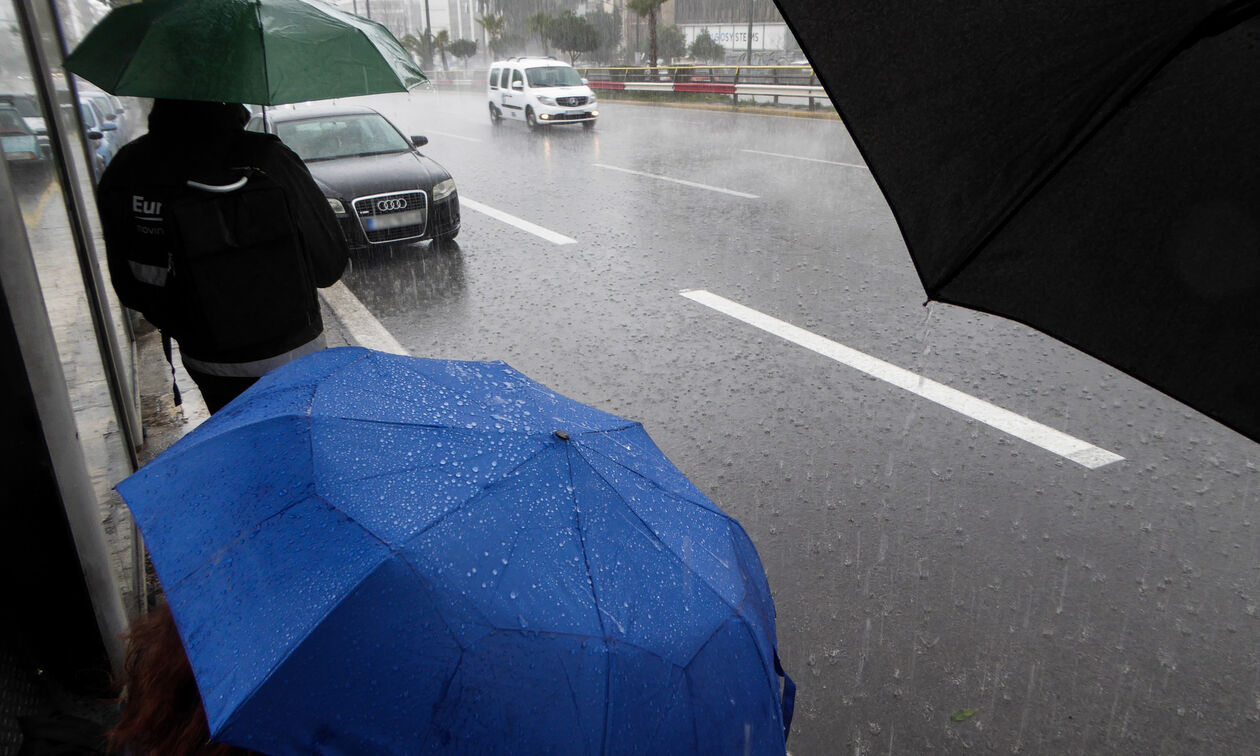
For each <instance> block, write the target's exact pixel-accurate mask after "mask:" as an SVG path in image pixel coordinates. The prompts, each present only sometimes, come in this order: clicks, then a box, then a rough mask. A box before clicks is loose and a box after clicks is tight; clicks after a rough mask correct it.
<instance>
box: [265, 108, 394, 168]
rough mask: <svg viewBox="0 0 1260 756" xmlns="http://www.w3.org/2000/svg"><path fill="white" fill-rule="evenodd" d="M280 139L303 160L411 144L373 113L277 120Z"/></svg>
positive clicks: (375, 152)
mask: <svg viewBox="0 0 1260 756" xmlns="http://www.w3.org/2000/svg"><path fill="white" fill-rule="evenodd" d="M276 135H277V136H279V137H280V141H282V142H284V143H285V144H287V145H289V148H290V149H292V150H293V151H294V152H296V153H297V154H298V156H299V157H301V158H302V159H303V160H308V161H309V160H332V159H334V158H345V157H362V156H365V155H384V154H387V153H391V152H406V151H407V150H409V149H411V145H410V144H409V143H408V142H407V140H406V139H404V138H403V135H402V134H399V133H398V130H397V129H395V128H394V127H393V126H391V125H390V123H389V121H386V120H385V118H384V117H382V116H380V115H376V114H363V115H345V116H327V117H324V118H311V119H308V120H305V121H287V122H284V123H277V124H276Z"/></svg>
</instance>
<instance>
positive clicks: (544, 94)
mask: <svg viewBox="0 0 1260 756" xmlns="http://www.w3.org/2000/svg"><path fill="white" fill-rule="evenodd" d="M487 99H488V100H489V103H490V122H491V123H494V124H498V123H499V122H500V121H501V120H502V119H504V118H509V119H512V120H516V121H524V122H525V124H526V125H527V126H529V128H531V129H537V128H538V127H540V126H557V125H561V124H571V123H580V124H582V126H584V127H585V128H588V129H592V128H594V127H595V120H596V119H597V118H599V111H598V110H596V109H595V106H596V105H597V104H598V102H597V100H596V99H595V92H593V91H592V90H591V88H590V87H588V86H587V85H586V80H585V79H583V78H582V77H581V76H579V75H578V72H577V71H576V70H574V68H573V66H571V65H569V64H568V63H565V62H564V61H561V60H556V59H555V58H508V59H507V60H500V61H496V62H495V63H493V64H491V66H490V75H489V77H488V78H487Z"/></svg>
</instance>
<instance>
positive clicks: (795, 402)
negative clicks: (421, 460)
mask: <svg viewBox="0 0 1260 756" xmlns="http://www.w3.org/2000/svg"><path fill="white" fill-rule="evenodd" d="M371 101H372V102H373V103H374V104H376V105H377V106H378V107H379V108H381V109H382V110H383V111H385V112H386V113H387V114H389V115H391V116H393V117H394V118H395V120H397V121H398V122H399V123H400V125H401V126H402V127H403V129H404V130H405V131H407V132H408V133H409V134H425V135H427V136H428V137H429V139H430V144H429V146H428V147H426V148H425V149H424V150H423V151H424V152H425V153H426V154H427V155H429V156H430V157H433V158H435V159H437V160H438V161H439V162H441V163H442V164H443V165H444V166H445V167H446V168H447V169H448V170H450V171H451V173H452V174H453V175H454V176H455V179H456V181H457V184H458V187H459V191H460V193H461V196H462V197H463V198H465V199H466V200H473V201H475V202H477V203H481V204H483V205H486V206H489V207H492V208H495V209H497V210H499V211H502V212H506V213H510V214H511V215H513V216H516V217H518V218H521V219H524V220H526V221H529V222H531V223H534V224H537V225H539V226H542V227H545V228H547V229H550V230H551V231H554V232H557V233H559V234H563V235H565V236H568V237H571V238H573V239H575V240H576V243H573V244H566V245H560V244H555V243H552V242H550V241H546V240H544V239H541V238H539V237H538V236H535V235H533V234H530V233H527V232H526V231H523V230H521V229H519V228H517V227H514V226H511V225H508V224H506V223H504V222H501V221H499V220H495V219H493V218H491V217H490V216H488V215H485V214H483V213H480V212H477V211H476V210H473V209H471V208H470V206H468V205H467V204H466V205H465V207H464V211H463V230H462V232H461V234H460V236H459V239H458V245H457V247H454V246H452V247H449V248H446V249H437V248H432V249H431V248H428V247H427V246H424V245H420V246H416V247H412V248H406V249H401V250H392V251H375V252H373V253H371V254H364V255H360V256H359V257H358V258H356V259H355V261H354V263H353V270H352V271H351V272H350V273H348V274H347V276H346V277H345V279H344V280H345V282H346V284H347V285H348V286H349V287H350V289H351V290H352V291H353V292H354V293H355V294H356V295H357V296H358V297H359V299H360V300H362V302H363V303H364V304H365V305H366V306H367V308H368V309H369V310H370V311H371V312H372V314H373V315H375V317H376V318H377V319H379V320H380V321H381V323H383V325H384V326H385V327H386V328H387V329H388V330H389V331H390V332H391V333H392V334H393V336H394V337H395V338H396V339H398V341H399V342H401V343H402V345H403V346H405V347H406V348H407V349H408V350H409V351H410V352H411V353H412V354H415V355H418V356H426V357H443V358H456V359H502V360H505V361H507V362H508V363H510V364H511V365H512V366H514V367H516V368H517V369H519V370H521V371H523V372H524V373H526V374H528V375H530V376H531V377H533V378H535V379H537V380H539V381H541V382H542V383H545V384H547V385H548V386H550V387H551V388H553V389H555V390H557V391H560V392H562V393H564V394H567V395H569V396H572V397H574V398H577V399H580V400H582V401H586V402H588V403H590V404H593V405H595V406H597V407H599V408H601V409H604V410H607V411H611V412H614V413H617V414H620V415H623V416H626V417H630V418H634V419H637V420H640V421H642V422H643V424H644V426H645V427H646V428H647V430H648V432H649V433H651V435H652V436H653V438H655V439H656V441H657V443H658V444H659V445H660V446H661V448H662V449H663V450H664V451H665V452H666V453H667V454H669V455H670V457H671V458H672V459H673V460H674V461H675V463H676V464H677V465H678V466H679V467H680V468H681V469H682V470H683V471H684V472H685V473H686V474H688V475H689V476H690V477H691V478H692V480H694V481H695V482H696V484H697V485H699V487H700V488H701V489H702V490H704V491H705V492H706V493H707V494H708V495H709V496H710V497H711V498H712V499H713V500H714V501H716V502H717V503H718V504H719V505H720V506H721V507H722V508H723V509H725V510H726V511H727V512H728V513H730V514H731V515H733V516H734V517H736V518H737V519H738V520H739V521H740V522H741V523H742V524H743V525H744V527H745V528H746V529H747V531H748V533H749V535H750V536H751V537H752V539H753V541H754V542H755V543H756V545H757V547H758V549H759V551H760V553H761V557H762V560H763V562H764V564H765V566H766V570H767V573H768V575H769V578H770V584H771V587H772V589H773V591H774V598H775V602H776V605H777V609H778V631H779V638H780V646H781V655H782V657H783V661H784V664H785V666H786V667H787V669H788V671H789V673H790V674H792V675H793V676H794V677H795V679H796V681H797V683H798V684H799V686H800V689H799V693H798V704H797V714H796V720H795V724H794V727H793V733H792V737H791V741H790V743H789V747H790V750H791V751H792V753H793V754H796V755H797V756H800V755H801V754H833V753H836V754H838V753H858V754H862V753H879V754H884V753H927V752H934V753H958V752H963V751H967V750H971V751H978V752H997V753H1015V752H1023V753H1082V754H1093V753H1133V754H1155V753H1163V754H1182V753H1213V754H1215V753H1221V754H1226V753H1231V754H1232V753H1247V752H1254V751H1255V750H1256V748H1257V744H1258V743H1260V655H1258V651H1257V649H1258V648H1260V644H1257V640H1258V639H1260V572H1258V570H1260V538H1258V536H1260V524H1256V523H1253V520H1255V519H1257V516H1258V515H1257V503H1258V498H1260V497H1258V494H1257V491H1258V489H1260V476H1258V474H1257V469H1256V467H1257V460H1258V458H1260V447H1258V446H1257V445H1256V444H1255V443H1253V442H1250V441H1246V440H1244V439H1242V438H1241V437H1240V436H1238V435H1236V434H1234V433H1232V432H1230V431H1228V430H1225V429H1223V428H1222V427H1220V426H1219V425H1217V424H1215V423H1213V422H1212V421H1209V420H1207V419H1205V418H1203V417H1202V416H1200V415H1198V414H1197V413H1195V412H1193V411H1191V410H1189V409H1186V408H1184V407H1183V406H1181V405H1179V404H1177V403H1175V402H1173V401H1171V400H1169V399H1167V398H1165V397H1163V396H1162V395H1160V394H1158V393H1157V392H1155V391H1153V390H1151V389H1149V388H1147V387H1145V386H1142V385H1140V384H1138V383H1137V382H1135V381H1133V380H1132V379H1129V378H1127V377H1126V376H1123V375H1121V374H1119V373H1118V372H1116V371H1114V370H1112V369H1110V368H1108V367H1106V366H1104V365H1102V364H1100V363H1098V362H1096V361H1094V360H1092V359H1090V358H1088V357H1085V356H1083V355H1080V354H1078V353H1076V352H1074V351H1073V350H1071V349H1069V348H1067V347H1065V346H1062V345H1060V344H1058V343H1057V342H1054V341H1052V340H1050V339H1049V338H1047V337H1044V336H1042V335H1040V334H1038V333H1035V332H1032V331H1030V330H1029V329H1026V328H1024V327H1022V326H1019V325H1017V324H1014V323H1011V322H1007V321H1003V320H1000V319H997V318H993V317H989V316H984V315H979V314H975V313H971V312H968V311H965V310H961V309H957V308H952V307H949V306H945V305H935V304H934V305H931V306H928V307H924V302H923V300H924V294H923V290H922V288H921V287H920V286H919V284H918V280H917V278H916V276H915V273H914V270H913V267H912V265H911V263H910V259H909V256H908V254H907V253H906V250H905V248H904V245H903V244H902V242H901V239H900V235H899V233H898V230H897V227H896V224H895V223H894V221H893V219H892V216H891V214H890V212H889V210H888V208H887V206H886V204H885V203H884V201H883V199H882V197H881V195H880V194H879V191H878V189H877V187H876V185H875V183H874V181H873V180H872V178H871V175H870V173H869V171H867V170H866V169H865V168H864V167H862V165H861V159H860V157H859V156H858V154H857V150H856V149H855V148H854V146H853V144H852V143H851V141H849V139H848V137H847V134H846V132H845V131H844V129H843V127H842V125H841V124H840V123H839V122H838V121H835V120H816V119H800V118H781V117H767V116H762V115H749V114H736V113H730V112H709V111H699V110H685V109H676V108H663V107H651V106H635V105H628V104H616V103H604V105H603V107H602V111H603V113H604V115H603V117H602V119H601V122H600V124H599V126H598V127H597V128H596V129H595V130H594V131H592V132H586V131H583V130H582V129H580V128H567V129H564V130H561V131H556V132H554V133H549V134H545V135H537V134H531V133H528V132H527V131H526V130H525V128H524V126H523V125H522V124H519V123H511V124H505V125H503V126H501V127H500V128H498V129H497V130H495V129H492V128H491V126H490V124H489V121H488V118H487V117H486V115H485V105H484V100H483V99H482V98H481V97H478V96H462V95H456V94H451V93H443V94H432V93H428V94H416V95H411V96H409V97H408V96H390V97H385V98H371ZM766 153H776V154H766ZM802 158H809V159H808V160H807V159H802ZM924 170H940V168H938V167H936V166H924ZM627 171H638V172H640V173H647V174H655V175H657V176H665V177H669V178H673V179H677V180H681V181H688V182H693V184H703V185H707V187H710V188H705V187H699V186H694V185H687V184H682V183H676V182H670V181H665V180H663V179H660V178H654V177H651V176H644V175H640V174H636V173H630V172H627ZM714 188H719V189H726V190H732V191H736V192H742V193H746V194H753V195H757V198H756V199H752V198H747V197H741V196H737V195H735V194H730V193H724V192H719V191H715V190H714ZM693 289H703V290H707V291H710V292H713V293H714V294H717V295H720V296H722V297H725V298H727V299H730V300H734V301H736V302H738V303H740V304H743V305H745V306H747V307H750V308H753V309H755V310H758V311H760V312H762V313H765V314H766V315H769V316H772V317H774V318H778V319H781V320H784V321H787V322H789V323H791V324H793V325H796V326H799V327H801V328H804V329H807V330H809V331H811V332H813V333H815V334H818V335H820V336H823V337H825V338H827V339H831V340H834V341H836V342H839V343H841V344H844V345H846V346H849V347H852V348H854V349H857V350H860V351H862V352H865V353H867V354H870V355H873V356H875V357H878V358H880V359H882V360H886V361H887V362H889V363H892V364H894V365H897V366H900V367H902V368H905V369H908V370H911V371H914V372H915V373H918V374H920V375H922V376H924V377H927V378H931V379H933V380H936V381H939V382H941V383H943V384H946V385H948V386H951V387H953V388H955V389H958V390H960V391H963V392H966V393H967V394H970V395H973V396H975V397H978V398H981V399H984V400H987V401H989V402H992V403H994V404H996V405H998V406H1000V407H1003V408H1005V409H1007V410H1010V411H1013V412H1016V413H1019V414H1020V415H1024V416H1027V417H1029V418H1032V419H1034V420H1037V421H1039V422H1041V423H1044V424H1046V425H1049V426H1051V427H1053V428H1055V429H1057V430H1059V431H1062V432H1064V433H1067V434H1070V435H1072V436H1074V437H1076V438H1079V439H1083V440H1085V441H1088V442H1090V443H1092V444H1095V445H1097V446H1099V447H1101V448H1103V449H1106V450H1109V451H1111V452H1114V453H1116V454H1118V455H1121V456H1123V457H1124V459H1123V460H1122V461H1119V462H1115V463H1113V464H1110V465H1106V466H1103V467H1100V468H1098V469H1092V470H1091V469H1088V468H1086V467H1083V466H1081V465H1079V464H1077V463H1075V462H1072V461H1069V460H1066V459H1064V458H1063V457H1060V456H1057V455H1055V454H1052V453H1050V452H1047V451H1045V450H1043V449H1041V448H1038V447H1036V446H1033V445H1031V444H1029V443H1027V442H1025V441H1023V440H1020V439H1017V438H1014V437H1012V436H1008V435H1006V434H1005V433H1003V432H1001V431H998V430H995V429H993V428H991V427H989V426H987V425H985V424H982V423H980V422H977V421H975V420H972V419H970V418H967V417H965V416H963V415H960V414H958V413H956V412H954V411H952V410H949V409H946V408H944V407H941V406H939V405H937V404H934V403H932V402H929V401H927V400H925V399H922V398H920V397H918V396H915V395H913V394H910V393H908V392H906V391H903V390H902V389H899V388H895V387H893V386H891V385H889V384H887V383H885V382H883V381H880V380H877V379H875V378H872V377H869V376H867V375H864V374H862V373H859V372H857V371H856V370H854V369H852V368H850V367H846V366H845V365H841V364H838V363H837V362H834V361H832V360H830V359H827V358H826V357H823V356H821V355H819V354H816V353H814V352H812V351H809V350H807V349H804V348H802V347H801V346H798V345H797V344H794V343H790V342H788V341H785V340H783V339H781V338H779V337H777V336H773V335H770V334H768V333H765V332H763V331H760V330H757V329H755V328H753V327H752V326H750V325H747V324H745V323H742V322H740V321H738V320H735V319H733V318H731V317H729V316H727V315H724V314H722V313H719V312H717V311H715V310H713V309H710V308H708V307H705V306H702V305H700V304H698V303H697V302H695V301H692V300H691V299H688V298H686V297H683V296H681V295H680V292H681V291H684V290H693ZM1205 379H1206V380H1210V376H1205ZM972 709H974V710H976V711H975V712H974V714H973V715H972V716H971V717H970V718H968V719H965V720H964V721H953V719H952V718H951V715H953V714H954V713H955V712H959V711H960V710H972Z"/></svg>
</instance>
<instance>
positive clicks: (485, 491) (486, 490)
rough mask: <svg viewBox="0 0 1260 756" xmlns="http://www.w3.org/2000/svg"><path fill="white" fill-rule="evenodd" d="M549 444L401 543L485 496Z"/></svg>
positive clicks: (422, 533) (427, 530) (420, 534)
mask: <svg viewBox="0 0 1260 756" xmlns="http://www.w3.org/2000/svg"><path fill="white" fill-rule="evenodd" d="M551 446H552V444H543V445H542V447H541V448H539V449H538V450H537V451H535V452H534V453H533V454H531V455H529V456H528V457H526V458H525V459H523V460H521V462H520V464H518V465H517V466H516V467H513V468H512V469H511V470H508V471H507V472H506V473H504V474H503V477H501V478H499V479H498V480H496V481H494V482H493V483H491V484H490V485H488V486H485V487H483V488H482V489H481V490H480V491H478V492H477V495H476V496H470V497H469V498H467V499H465V500H463V501H461V502H460V503H459V504H456V505H455V506H454V507H452V508H450V509H448V510H446V511H445V512H443V513H442V514H441V515H439V516H438V517H437V518H436V519H434V520H433V522H430V523H429V524H428V525H425V526H424V527H423V528H421V529H420V530H417V531H416V532H415V533H412V534H411V536H410V537H409V538H408V539H407V541H406V543H404V544H402V545H406V544H409V543H411V542H412V541H414V540H415V539H417V538H419V537H420V536H422V535H424V534H425V533H427V532H429V531H430V530H432V529H433V528H434V527H436V526H437V525H439V524H441V523H442V521H443V520H445V519H446V518H447V517H450V516H451V515H453V514H455V513H456V512H458V511H460V510H461V509H463V508H464V507H466V506H468V505H469V504H472V503H473V502H475V501H478V500H480V499H481V498H483V497H485V496H486V495H487V494H488V493H489V492H490V491H491V490H492V489H493V488H495V487H496V486H498V485H500V484H502V483H503V482H504V481H505V480H507V479H508V478H510V477H511V476H512V474H513V473H515V472H516V471H517V470H519V469H521V468H522V467H524V466H525V465H527V464H529V463H530V462H532V461H533V460H534V458H535V457H537V456H538V455H540V454H542V453H543V452H545V451H547V449H549V448H551Z"/></svg>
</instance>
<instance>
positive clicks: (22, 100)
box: [0, 94, 52, 159]
mask: <svg viewBox="0 0 1260 756" xmlns="http://www.w3.org/2000/svg"><path fill="white" fill-rule="evenodd" d="M0 104H8V105H12V106H13V107H14V108H15V109H16V110H17V112H18V115H20V116H21V117H22V120H23V121H25V122H26V125H27V126H28V127H30V129H31V131H32V132H34V134H35V139H36V140H37V141H38V142H39V149H40V152H41V153H43V155H44V157H45V158H46V159H47V158H50V157H51V156H52V142H51V141H50V140H49V138H48V124H46V123H45V122H44V113H43V111H42V110H41V109H40V107H39V100H38V99H36V97H35V95H33V94H0Z"/></svg>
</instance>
